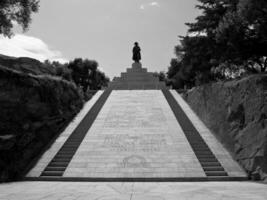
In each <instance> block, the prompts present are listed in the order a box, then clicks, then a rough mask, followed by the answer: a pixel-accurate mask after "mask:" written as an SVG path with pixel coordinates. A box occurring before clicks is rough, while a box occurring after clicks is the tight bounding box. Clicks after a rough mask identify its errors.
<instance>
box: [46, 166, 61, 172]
mask: <svg viewBox="0 0 267 200" xmlns="http://www.w3.org/2000/svg"><path fill="white" fill-rule="evenodd" d="M65 169H66V167H47V168H46V169H45V171H64V170H65Z"/></svg>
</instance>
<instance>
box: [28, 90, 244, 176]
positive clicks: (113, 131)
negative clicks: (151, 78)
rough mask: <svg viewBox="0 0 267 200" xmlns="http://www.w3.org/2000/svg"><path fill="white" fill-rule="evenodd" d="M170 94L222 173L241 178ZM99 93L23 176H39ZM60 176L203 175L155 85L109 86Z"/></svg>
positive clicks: (235, 166)
mask: <svg viewBox="0 0 267 200" xmlns="http://www.w3.org/2000/svg"><path fill="white" fill-rule="evenodd" d="M171 94H172V96H173V97H174V98H175V100H176V101H177V103H178V104H179V105H180V106H181V107H182V109H183V110H184V112H185V113H186V115H187V116H188V118H189V119H190V120H191V121H192V123H193V125H194V126H195V128H196V129H197V130H198V131H199V133H200V135H201V136H202V138H203V139H204V140H205V141H206V143H207V145H208V146H209V148H210V149H211V151H212V152H213V154H214V155H215V156H216V158H217V159H218V160H219V161H220V163H221V165H222V166H223V167H224V169H225V171H226V172H227V174H228V175H229V176H230V177H233V178H234V177H239V178H240V177H241V178H245V177H246V174H245V173H244V171H243V170H242V169H241V168H240V166H239V165H238V164H237V163H236V162H235V161H234V160H233V159H232V158H231V156H230V154H229V153H228V152H227V151H226V150H225V149H224V148H223V146H222V145H221V144H220V143H219V142H218V141H217V140H216V138H215V137H214V136H212V134H211V133H210V131H209V130H208V129H207V128H206V127H205V125H204V124H203V123H202V122H201V121H200V120H199V119H198V118H197V116H196V115H195V114H194V113H193V111H192V110H191V109H190V107H189V106H188V105H187V104H186V103H185V102H184V101H183V100H182V98H181V97H180V95H178V94H177V93H176V91H171ZM101 95H102V92H98V93H97V94H96V95H95V96H94V98H93V99H92V100H91V101H89V102H88V103H87V104H86V105H85V107H84V109H83V110H82V111H81V113H80V114H79V115H78V116H77V118H76V119H75V120H74V122H73V123H71V124H70V126H69V127H68V128H67V129H66V130H65V131H64V132H63V133H62V135H61V136H60V137H59V139H58V140H57V141H56V142H55V144H54V145H52V147H51V148H50V149H49V150H48V151H47V152H46V153H45V154H44V155H43V156H42V157H41V159H40V160H39V162H38V163H37V165H36V166H35V167H34V168H33V169H32V170H31V171H30V172H29V173H28V175H27V177H31V178H38V177H39V176H40V174H41V173H42V171H43V170H44V168H45V167H46V166H47V165H48V163H49V162H50V161H51V160H52V159H53V157H54V155H56V153H57V151H58V150H59V148H60V147H61V146H62V145H63V143H64V141H66V140H67V138H68V137H69V135H71V133H72V131H73V130H74V129H75V126H76V127H77V126H78V124H79V122H80V121H81V120H82V118H83V117H84V116H85V114H86V113H88V111H89V110H90V109H91V108H92V106H93V105H94V104H95V102H97V100H98V99H99V97H100V96H101ZM61 178H70V179H69V180H71V178H92V179H94V178H96V179H97V178H105V179H109V178H110V179H111V180H112V179H113V178H118V179H119V178H128V179H131V178H132V179H136V180H137V179H138V178H142V179H146V178H147V179H148V180H149V179H151V180H152V179H153V178H162V179H165V180H168V178H175V179H177V180H178V179H180V180H184V179H183V178H185V180H190V178H196V179H197V180H204V179H205V178H207V177H206V174H205V173H204V171H203V169H202V166H201V164H200V162H199V160H198V158H197V157H196V155H195V153H194V151H193V150H192V148H191V146H190V144H189V142H188V141H187V138H186V136H185V134H184V132H183V130H182V128H181V126H180V124H179V122H178V121H177V119H176V118H175V115H174V113H173V111H172V110H171V107H170V105H169V104H168V102H167V100H166V98H165V97H164V95H163V93H162V91H161V90H121V91H117V90H114V91H112V93H111V94H110V96H109V97H108V99H107V101H106V102H105V104H104V106H103V107H102V109H101V110H100V112H99V113H98V116H97V118H96V119H95V121H94V123H93V124H92V126H91V128H90V129H89V131H88V132H87V134H86V135H85V138H84V140H83V141H82V143H81V144H80V146H79V148H78V150H77V151H76V153H75V154H74V156H73V157H72V159H71V161H70V163H69V164H68V166H67V168H66V170H65V172H64V174H63V176H62V177H61ZM37 180H38V179H37Z"/></svg>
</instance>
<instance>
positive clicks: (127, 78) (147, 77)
mask: <svg viewBox="0 0 267 200" xmlns="http://www.w3.org/2000/svg"><path fill="white" fill-rule="evenodd" d="M109 87H110V88H112V89H114V90H160V89H164V88H166V85H165V82H160V81H159V79H158V77H155V76H154V75H153V73H152V72H147V69H146V68H142V63H140V62H134V63H133V64H132V67H131V68H127V71H126V72H124V73H121V76H120V77H115V78H114V79H113V81H112V82H111V83H110V84H109Z"/></svg>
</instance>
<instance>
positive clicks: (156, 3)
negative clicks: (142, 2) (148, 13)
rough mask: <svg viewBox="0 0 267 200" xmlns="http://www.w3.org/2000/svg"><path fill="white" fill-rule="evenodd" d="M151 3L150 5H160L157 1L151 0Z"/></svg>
mask: <svg viewBox="0 0 267 200" xmlns="http://www.w3.org/2000/svg"><path fill="white" fill-rule="evenodd" d="M149 5H150V6H157V7H159V3H158V2H156V1H153V2H151V3H150V4H149Z"/></svg>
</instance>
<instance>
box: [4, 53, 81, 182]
mask: <svg viewBox="0 0 267 200" xmlns="http://www.w3.org/2000/svg"><path fill="white" fill-rule="evenodd" d="M5 59H6V61H5V62H3V59H2V60H1V59H0V112H1V114H0V181H7V180H14V179H17V178H19V177H20V176H21V175H22V174H23V172H24V170H25V169H26V167H27V166H28V164H29V163H30V162H31V161H32V160H33V159H34V158H35V157H36V156H38V155H39V154H40V152H41V151H42V150H43V149H44V147H45V146H46V145H47V144H48V143H49V142H50V141H51V140H52V139H53V138H55V137H56V136H57V134H59V133H60V132H61V131H62V129H63V128H64V127H65V126H66V125H67V124H68V123H69V122H70V121H71V120H72V118H73V117H74V115H75V114H76V113H78V111H79V110H80V109H81V108H82V106H83V98H82V96H81V94H80V93H79V92H78V89H77V88H76V86H75V85H74V84H73V83H71V82H68V81H64V80H62V79H60V78H58V77H53V76H51V75H49V74H53V72H52V71H53V69H45V68H43V66H42V64H40V63H39V62H38V61H35V60H34V61H33V62H31V61H30V60H31V59H28V58H26V59H24V58H22V59H18V62H16V61H14V60H13V59H11V60H9V59H8V58H5ZM25 60H26V61H25ZM25 62H26V64H25ZM12 63H13V64H12ZM23 63H24V64H23ZM3 64H4V66H3ZM51 70H52V71H51ZM34 74H35V75H34ZM40 74H42V75H40Z"/></svg>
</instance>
